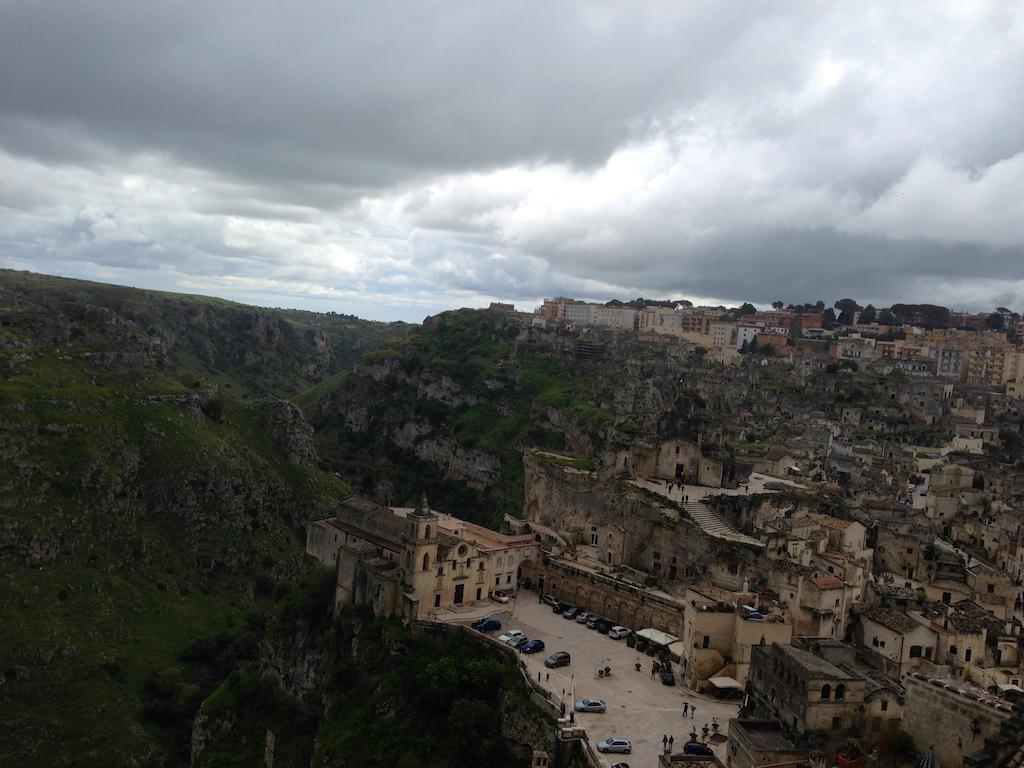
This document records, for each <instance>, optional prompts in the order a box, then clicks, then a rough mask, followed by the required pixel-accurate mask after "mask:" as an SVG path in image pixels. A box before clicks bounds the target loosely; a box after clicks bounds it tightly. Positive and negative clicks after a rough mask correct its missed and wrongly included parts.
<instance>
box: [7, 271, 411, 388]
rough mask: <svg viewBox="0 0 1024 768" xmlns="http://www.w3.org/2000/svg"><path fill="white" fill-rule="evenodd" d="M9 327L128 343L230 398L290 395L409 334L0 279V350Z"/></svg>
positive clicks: (80, 285)
mask: <svg viewBox="0 0 1024 768" xmlns="http://www.w3.org/2000/svg"><path fill="white" fill-rule="evenodd" d="M15 324H16V325H18V326H19V327H20V328H21V329H22V330H25V329H32V330H34V331H35V333H36V334H37V338H38V340H39V341H40V342H43V343H45V344H47V345H60V344H62V343H67V342H75V341H80V340H81V339H80V338H79V337H78V334H80V333H86V334H88V333H92V334H93V335H94V339H93V340H94V341H98V342H99V343H98V346H99V348H100V349H107V348H108V346H109V344H110V343H115V344H120V343H124V342H129V343H130V344H131V345H132V348H133V351H142V352H145V353H146V354H147V355H149V356H150V357H152V358H153V360H154V362H155V363H156V364H157V365H159V366H161V367H164V368H166V369H167V370H168V371H169V372H170V373H171V375H173V376H175V377H178V378H181V379H182V380H185V381H189V380H190V379H189V377H191V379H193V380H194V379H200V380H203V381H205V382H207V383H214V384H218V385H219V386H220V388H221V389H223V390H224V391H225V392H226V393H228V394H230V395H232V396H238V397H241V396H260V395H272V396H277V397H283V396H286V395H291V394H295V393H297V392H299V391H301V390H304V389H306V388H308V387H309V386H311V385H313V384H316V383H318V382H320V381H322V380H323V379H325V378H327V377H329V376H331V375H333V374H335V373H338V372H340V371H343V370H346V369H348V368H349V367H351V365H352V364H353V363H354V362H355V361H356V360H357V359H359V357H360V355H362V354H363V353H364V352H367V351H372V350H374V349H376V348H377V347H379V346H380V345H381V344H383V343H385V342H386V341H388V340H391V339H395V338H401V337H402V336H404V335H405V334H406V332H407V331H408V329H409V327H410V326H408V325H407V324H405V323H376V322H369V321H366V320H360V319H358V318H356V317H353V316H351V315H339V314H336V313H316V312H305V311H302V310H294V309H264V308H260V307H250V306H246V305H244V304H236V303H234V302H231V301H226V300H224V299H218V298H213V297H209V296H193V295H188V294H179V293H167V292H162V291H148V290H138V289H135V288H124V287H121V286H116V285H106V284H103V283H92V282H87V281H84V280H69V279H66V278H61V277H52V276H49V275H38V274H34V273H30V272H15V271H12V270H0V340H2V338H3V335H4V333H5V331H4V329H5V328H10V327H11V326H12V325H15ZM96 337H99V338H96ZM0 346H2V341H0Z"/></svg>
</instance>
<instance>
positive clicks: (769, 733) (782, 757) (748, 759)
mask: <svg viewBox="0 0 1024 768" xmlns="http://www.w3.org/2000/svg"><path fill="white" fill-rule="evenodd" d="M727 753H728V764H729V768H758V766H762V765H763V766H791V767H792V768H797V767H798V766H804V765H810V754H809V753H808V752H806V751H805V750H802V749H798V748H797V747H796V745H795V744H793V742H792V741H790V740H789V738H788V737H787V736H786V733H785V731H784V730H783V728H782V724H781V723H779V722H778V721H776V720H742V719H739V718H737V719H734V720H730V721H729V746H728V748H727Z"/></svg>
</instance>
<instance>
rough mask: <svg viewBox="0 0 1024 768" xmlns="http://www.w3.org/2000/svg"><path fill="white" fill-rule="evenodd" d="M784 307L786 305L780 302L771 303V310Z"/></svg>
mask: <svg viewBox="0 0 1024 768" xmlns="http://www.w3.org/2000/svg"><path fill="white" fill-rule="evenodd" d="M784 306H786V305H785V303H784V302H782V301H778V300H776V301H773V302H772V309H782V308H783V307H784Z"/></svg>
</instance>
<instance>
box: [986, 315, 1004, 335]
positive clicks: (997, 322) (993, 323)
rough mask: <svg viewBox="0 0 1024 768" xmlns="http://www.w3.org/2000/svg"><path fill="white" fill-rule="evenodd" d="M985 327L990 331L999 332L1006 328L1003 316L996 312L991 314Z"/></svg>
mask: <svg viewBox="0 0 1024 768" xmlns="http://www.w3.org/2000/svg"><path fill="white" fill-rule="evenodd" d="M986 325H987V326H988V329H989V330H990V331H1001V330H1003V328H1005V327H1006V323H1005V322H1004V321H1003V316H1002V315H1001V314H999V313H998V312H993V313H992V314H991V315H989V316H988V320H987V322H986Z"/></svg>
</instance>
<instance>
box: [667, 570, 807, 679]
mask: <svg viewBox="0 0 1024 768" xmlns="http://www.w3.org/2000/svg"><path fill="white" fill-rule="evenodd" d="M745 604H746V605H751V604H754V605H756V604H757V598H756V596H755V595H752V594H745V593H736V592H729V591H727V590H722V589H718V588H716V587H713V586H711V585H707V584H704V585H699V586H695V587H691V588H689V589H687V591H686V613H685V615H684V617H683V632H682V636H681V638H680V642H679V643H678V644H676V645H677V646H678V655H679V659H680V661H679V663H680V666H681V667H682V677H683V680H684V681H685V683H686V685H687V686H689V687H690V688H694V689H697V690H701V689H702V688H703V687H704V683H705V681H707V680H708V679H709V678H712V677H716V676H726V677H732V678H735V679H736V680H737V681H738V682H739V683H741V684H742V683H744V682H746V679H747V674H748V673H749V670H750V659H751V655H752V653H753V648H754V646H757V645H765V644H768V643H786V644H788V643H789V641H790V638H792V636H793V626H792V624H791V623H790V622H789V621H787V620H786V618H785V616H783V615H782V614H781V612H779V611H776V612H774V613H772V612H768V611H765V613H760V612H758V613H757V614H752V613H751V612H750V611H749V610H747V609H745V608H744V605H745ZM753 616H757V617H758V618H753ZM673 649H674V650H675V646H674V648H673Z"/></svg>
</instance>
